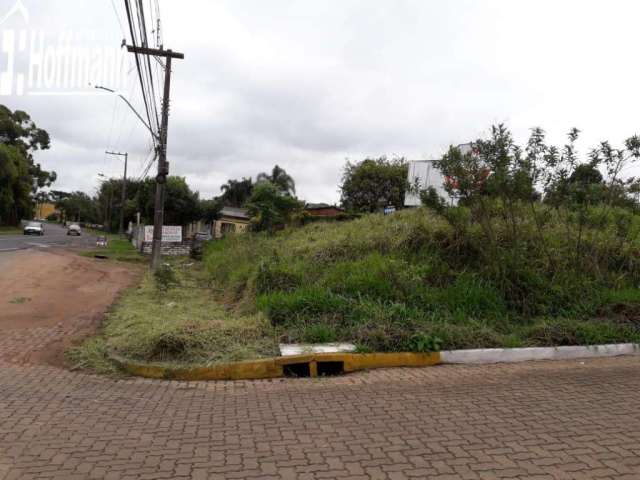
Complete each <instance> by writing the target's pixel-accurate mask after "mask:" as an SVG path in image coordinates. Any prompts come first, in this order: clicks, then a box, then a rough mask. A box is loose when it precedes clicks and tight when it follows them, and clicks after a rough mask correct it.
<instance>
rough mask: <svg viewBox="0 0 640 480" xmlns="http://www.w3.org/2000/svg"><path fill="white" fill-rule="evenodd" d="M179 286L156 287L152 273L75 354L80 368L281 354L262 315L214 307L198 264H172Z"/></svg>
mask: <svg viewBox="0 0 640 480" xmlns="http://www.w3.org/2000/svg"><path fill="white" fill-rule="evenodd" d="M172 264H173V265H174V267H173V268H174V271H175V273H176V276H177V281H178V284H177V285H174V286H172V287H171V288H168V289H166V290H164V289H158V287H157V284H156V281H155V279H154V277H153V276H152V275H151V274H148V275H146V276H145V278H144V280H143V282H142V283H141V285H140V286H139V287H138V288H135V289H131V290H129V291H127V292H126V293H125V294H124V295H123V297H122V298H121V299H120V300H119V301H118V302H117V303H116V305H114V307H113V308H112V311H111V312H109V313H108V314H107V318H106V319H105V322H104V328H103V331H102V332H101V334H100V335H99V336H97V337H94V338H92V339H89V340H88V341H86V342H85V343H84V344H83V345H81V346H80V347H78V348H75V349H73V350H71V351H70V352H69V353H68V355H69V358H70V360H71V362H72V363H73V364H74V365H76V366H78V367H89V368H92V369H94V370H98V371H102V372H112V371H114V367H113V365H111V363H110V362H108V360H107V358H106V353H107V352H108V351H113V352H115V353H118V354H120V355H124V356H126V357H128V358H132V359H137V360H144V361H148V362H155V363H174V362H178V363H182V364H185V363H186V364H199V365H206V364H211V363H216V362H221V361H235V360H245V359H249V358H260V357H264V356H272V355H274V354H276V353H277V343H276V338H275V336H274V334H273V329H272V328H271V326H270V325H269V323H268V322H267V321H266V320H265V319H264V317H263V316H261V315H250V316H239V315H232V314H230V313H228V312H226V311H225V310H224V308H222V307H221V306H220V304H219V303H216V302H215V301H214V299H213V298H212V295H211V290H210V289H209V288H208V286H207V285H206V283H205V279H204V278H203V275H202V267H201V265H200V264H197V263H193V262H191V261H187V260H173V261H172Z"/></svg>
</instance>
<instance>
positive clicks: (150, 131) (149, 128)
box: [95, 85, 160, 141]
mask: <svg viewBox="0 0 640 480" xmlns="http://www.w3.org/2000/svg"><path fill="white" fill-rule="evenodd" d="M95 88H97V89H98V90H105V91H106V92H111V93H115V94H116V95H118V96H119V97H120V98H121V99H122V100H124V101H125V102H126V103H127V105H129V108H130V109H131V111H132V112H133V113H135V114H136V117H138V118H139V119H140V121H141V122H142V124H143V125H144V126H145V127H147V130H149V133H151V136H152V137H153V139H154V140H155V141H160V137H159V136H158V135H157V134H156V133H155V132H154V131H153V129H152V128H151V127H150V126H149V124H148V123H147V122H145V121H144V118H142V116H141V115H140V114H139V113H138V111H137V110H136V109H135V108H133V105H131V103H130V102H129V100H127V98H126V97H125V96H124V95H122V94H121V93H118V92H116V91H115V90H111V89H110V88H107V87H101V86H100V85H96V86H95Z"/></svg>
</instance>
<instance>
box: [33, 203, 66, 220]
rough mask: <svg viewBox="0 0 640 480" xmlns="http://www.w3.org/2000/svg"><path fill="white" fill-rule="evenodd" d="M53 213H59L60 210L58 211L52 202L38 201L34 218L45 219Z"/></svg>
mask: <svg viewBox="0 0 640 480" xmlns="http://www.w3.org/2000/svg"><path fill="white" fill-rule="evenodd" d="M54 213H58V214H59V213H60V212H58V209H57V208H56V206H55V205H54V204H53V203H38V204H37V205H36V211H35V214H36V215H35V216H36V218H40V219H43V220H45V219H46V218H47V217H48V216H49V215H53V214H54Z"/></svg>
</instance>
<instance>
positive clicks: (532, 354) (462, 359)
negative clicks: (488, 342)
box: [440, 343, 640, 364]
mask: <svg viewBox="0 0 640 480" xmlns="http://www.w3.org/2000/svg"><path fill="white" fill-rule="evenodd" d="M440 355H441V359H442V363H458V364H483V363H514V362H527V361H531V360H572V359H578V358H597V357H616V356H619V355H640V345H638V344H635V343H616V344H610V345H591V346H584V347H583V346H572V347H533V348H481V349H476V350H448V351H442V352H440Z"/></svg>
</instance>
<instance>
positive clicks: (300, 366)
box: [282, 363, 311, 377]
mask: <svg viewBox="0 0 640 480" xmlns="http://www.w3.org/2000/svg"><path fill="white" fill-rule="evenodd" d="M282 370H283V372H284V376H285V377H310V376H311V367H310V366H309V364H308V363H290V364H288V365H283V366H282Z"/></svg>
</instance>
